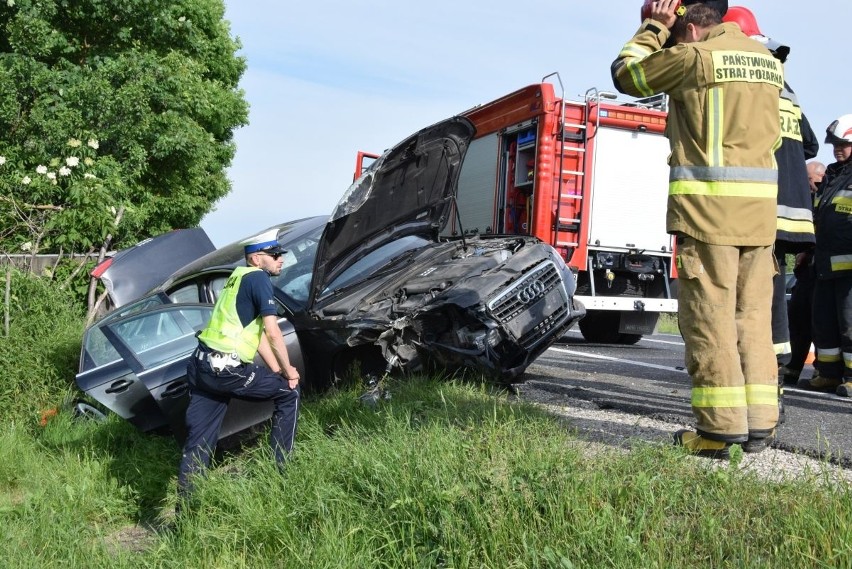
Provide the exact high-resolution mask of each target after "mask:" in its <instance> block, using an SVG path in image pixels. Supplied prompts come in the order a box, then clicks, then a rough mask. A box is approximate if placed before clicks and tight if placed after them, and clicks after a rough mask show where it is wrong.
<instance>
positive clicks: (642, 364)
mask: <svg viewBox="0 0 852 569" xmlns="http://www.w3.org/2000/svg"><path fill="white" fill-rule="evenodd" d="M642 341H643V342H645V341H652V340H646V339H645V338H642ZM662 343H665V344H674V343H675V342H662ZM547 351H553V352H561V353H563V354H568V355H571V356H582V357H587V358H593V359H597V360H606V361H610V362H618V363H622V364H630V365H635V366H640V367H649V368H653V369H661V370H665V371H674V372H677V373H686V370H685V369H681V368H678V367H671V366H661V365H658V364H650V363H647V362H637V361H635V360H626V359H624V358H614V357H612V356H601V355H598V354H590V353H588V352H578V351H575V350H566V349H565V348H557V347H553V346H551V347H550V348H548V350H547ZM784 391H785V392H786V393H798V394H801V395H807V396H809V397H815V398H818V399H831V400H833V401H848V402H850V403H852V398H849V397H841V396H839V395H835V394H834V393H822V392H820V391H811V390H809V389H801V388H798V387H794V386H786V385H785V386H784Z"/></svg>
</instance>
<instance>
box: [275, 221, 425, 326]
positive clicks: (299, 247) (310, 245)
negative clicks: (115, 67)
mask: <svg viewBox="0 0 852 569" xmlns="http://www.w3.org/2000/svg"><path fill="white" fill-rule="evenodd" d="M322 230H323V227H318V228H316V230H314V231H312V232H310V233H308V234H305V235H302V236H300V237H299V238H298V239H295V240H293V241H289V242H284V243H282V246H283V247H284V248H285V249H287V252H286V253H285V254H284V264H283V266H282V268H281V274H280V275H278V276H277V277H272V284H273V286H275V287H276V288H277V289H278V290H279V291H281V292H282V293H283V294H284V296H285V301H286V302H287V303H288V304H292V305H293V308H297V309H305V308H307V304H308V296H309V293H310V286H311V277H312V276H313V269H314V261H315V259H316V254H317V244H318V243H319V240H320V237H321V236H322ZM430 243H431V242H430V241H428V240H426V239H423V238H422V237H416V236H408V237H403V238H401V239H396V240H394V241H392V242H390V243H387V244H385V245H383V246H381V247H379V248H378V249H376V250H375V251H372V252H370V253H369V254H367V255H366V256H364V257H363V258H362V259H360V260H358V261H357V262H356V263H354V264H353V265H352V266H351V267H349V268H347V269H346V270H345V271H343V272H342V273H341V274H340V275H338V276H337V278H335V279H334V280H333V281H332V282H331V284H330V285H329V286H328V287H327V288H326V289H325V290H324V291H323V293H322V294H323V295H325V294H327V293H328V292H329V291H333V290H339V289H343V288H346V287H348V286H351V285H353V284H355V283H358V282H360V281H362V280H364V279H366V278H368V277H370V276H371V275H372V274H373V273H375V272H377V271H379V270H380V269H382V268H383V267H385V266H386V265H388V264H389V263H391V262H392V261H393V260H394V259H396V258H398V257H400V255H402V254H404V253H406V252H408V251H412V250H414V249H419V248H421V247H424V246H426V245H428V244H430Z"/></svg>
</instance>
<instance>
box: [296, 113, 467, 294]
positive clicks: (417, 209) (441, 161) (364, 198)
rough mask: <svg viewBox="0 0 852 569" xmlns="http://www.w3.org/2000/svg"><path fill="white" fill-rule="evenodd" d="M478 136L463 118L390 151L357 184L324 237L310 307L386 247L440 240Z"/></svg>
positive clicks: (423, 132)
mask: <svg viewBox="0 0 852 569" xmlns="http://www.w3.org/2000/svg"><path fill="white" fill-rule="evenodd" d="M475 132H476V129H475V128H474V126H473V124H472V123H471V122H470V121H469V120H468V119H466V118H464V117H453V118H451V119H447V120H445V121H442V122H439V123H437V124H434V125H432V126H430V127H427V128H424V129H423V130H421V131H419V132H417V133H415V134H413V135H411V136H410V137H408V138H406V139H405V140H403V141H402V142H400V143H399V144H397V145H396V146H394V147H393V148H391V149H390V150H388V151H386V152H385V153H384V154H383V155H382V156H380V157H379V158H378V159H377V160H376V161H375V162H374V163H373V164H371V166H370V168H369V169H368V170H367V171H366V172H364V174H362V175H361V177H359V178H358V179H357V180H355V182H353V184H352V185H351V186H350V187H349V189H348V190H347V191H346V193H345V194H344V195H343V199H341V201H340V203H338V204H337V207H336V208H335V210H334V212H333V213H332V215H331V217H330V218H329V222H328V224H327V225H326V228H325V231H323V235H322V239H321V241H320V243H319V246H318V249H317V257H316V263H315V265H314V274H313V279H312V281H311V291H310V300H309V302H310V304H313V303H314V301H315V300H316V299H317V297H318V296H319V295H320V293H321V292H322V291H324V290H325V289H326V288H327V287H328V285H329V283H331V282H332V281H333V280H334V279H335V278H336V277H337V276H338V275H339V274H340V273H341V272H343V271H344V270H346V268H347V267H349V266H351V265H352V264H353V263H355V262H356V261H358V260H359V259H361V258H362V257H364V256H365V255H366V254H368V253H370V252H371V251H373V250H375V249H376V248H378V247H381V246H382V245H384V244H385V243H388V242H390V241H393V240H395V239H399V238H401V237H404V236H407V235H418V236H421V237H424V238H426V239H432V240H437V239H438V235H439V233H440V231H441V230H442V229H443V227H444V226H445V225H446V224H447V222H448V216H449V213H450V211H451V205H452V201H453V199H454V198H455V194H456V188H457V184H458V179H459V173H460V171H461V164H462V161H463V160H464V155H465V153H466V152H467V148H468V144H469V142H470V140H471V139H472V138H473V136H474V133H475Z"/></svg>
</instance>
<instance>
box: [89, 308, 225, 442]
mask: <svg viewBox="0 0 852 569" xmlns="http://www.w3.org/2000/svg"><path fill="white" fill-rule="evenodd" d="M212 310H213V307H212V306H210V305H205V304H164V305H157V306H153V307H149V308H148V309H146V310H144V311H142V312H138V313H135V314H131V315H129V316H126V317H124V318H119V319H114V320H108V321H107V322H105V323H104V324H103V325H101V326H99V327H97V329H96V330H92V331H90V332H89V334H90V335H91V336H92V338H91V339H88V340H87V343H88V344H95V343H101V344H102V346H101V348H100V350H101V351H102V352H103V353H105V354H113V355H112V356H109V355H108V356H105V357H103V360H104V361H106V362H107V363H105V364H103V365H100V366H98V367H94V368H91V369H89V370H87V371H84V372H81V373H80V374H78V376H77V385H78V386H79V387H80V388H81V389H82V390H83V391H85V392H86V393H87V394H88V395H90V396H91V397H92V398H94V399H95V400H96V401H98V402H99V403H101V404H102V405H104V406H105V407H107V408H108V409H110V410H111V411H113V412H115V413H116V414H118V415H119V416H121V417H123V418H125V419H127V420H128V421H130V422H131V423H133V424H134V425H135V426H136V427H138V428H139V429H141V430H143V431H151V430H157V429H162V428H164V427H170V428H171V429H172V430H174V431H175V432H176V433H177V434H180V432H182V429H183V416H184V412H185V410H186V405H187V403H188V400H189V398H188V384H187V382H186V364H187V361H188V359H189V356H190V354H191V353H192V351H193V350H194V349H195V347H196V345H197V344H198V340H197V339H196V337H195V334H196V332H197V331H198V330H201V329H202V328H203V327H204V325H205V324H206V323H207V322H208V321H209V320H210V315H211V313H212Z"/></svg>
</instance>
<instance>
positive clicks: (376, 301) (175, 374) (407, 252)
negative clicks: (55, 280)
mask: <svg viewBox="0 0 852 569" xmlns="http://www.w3.org/2000/svg"><path fill="white" fill-rule="evenodd" d="M473 134H474V129H473V126H472V125H471V123H470V122H469V121H467V120H466V119H464V118H461V117H455V118H453V119H449V120H447V121H444V122H441V123H438V124H436V125H433V126H431V127H428V128H426V129H423V130H421V131H420V132H418V133H416V134H414V135H412V136H411V137H409V138H407V139H406V140H404V141H403V142H401V143H400V144H398V145H396V146H395V147H393V148H392V149H390V150H388V151H387V152H386V153H385V154H383V155H382V156H381V157H380V158H379V159H378V160H376V162H375V163H374V164H373V165H372V166H371V168H370V169H369V170H368V171H367V172H365V173H364V175H362V176H361V177H360V178H359V179H358V180H356V181H355V182H354V183H353V184H352V186H350V188H349V189H348V190H347V192H346V194H345V195H344V197H343V199H342V200H341V202H340V203H339V204H338V206H337V207H336V209H335V210H334V212H333V213H332V215H331V216H330V217H313V218H308V219H302V220H297V221H292V222H289V223H284V224H281V225H279V226H277V229H278V241H279V243H280V244H281V246H282V248H283V249H285V250H286V253H285V254H284V266H283V269H282V271H281V274H280V275H279V276H277V277H273V283H274V288H275V294H276V299H277V300H278V303H279V305H278V313H279V316H280V318H279V325H280V326H281V329H282V331H283V332H284V335H285V341H286V342H287V345H288V349H289V351H290V355H291V359H292V361H293V362H294V365H296V366H297V367H298V368H299V370H300V373H301V376H302V378H304V379H303V382H304V387H305V388H306V389H310V390H317V391H320V390H323V389H325V388H327V387H328V386H330V385H332V384H334V383H335V382H338V381H340V380H342V379H343V378H345V377H346V376H347V375H349V374H353V372H354V374H353V375H355V376H358V377H365V376H369V375H374V376H381V375H383V374H385V373H402V374H405V373H411V372H417V371H421V370H430V369H449V370H454V369H460V368H465V369H476V370H478V371H479V372H481V373H482V374H484V375H485V376H486V377H488V378H489V379H491V380H493V381H495V382H498V383H503V384H509V383H513V382H517V381H519V380H520V377H521V375H522V374H523V372H524V370H525V369H526V368H527V367H528V366H529V365H530V364H531V363H532V362H533V361H534V360H535V359H536V357H538V356H539V355H540V354H541V353H542V352H543V351H544V350H546V349H547V348H548V347H550V346H551V345H552V344H553V343H554V342H555V341H556V340H557V339H559V338H560V337H561V336H562V335H563V334H564V333H565V332H566V331H567V330H568V329H569V328H570V327H571V326H572V325H574V324H575V323H576V322H577V321H578V320H579V319H580V318H581V317H582V316H583V314H584V312H585V311H584V309H583V307H582V306H581V305H579V304H578V303H575V302H574V300H573V295H574V290H575V281H574V276H573V274H572V273H571V271H570V269H569V268H568V267H567V266H566V264H565V263H564V261H563V259H562V258H561V257H560V255H559V253H558V252H557V251H556V250H555V249H553V248H552V247H550V246H549V245H547V244H545V243H543V242H541V241H540V240H538V239H537V238H535V237H532V236H516V235H515V236H494V235H488V236H474V237H452V238H448V237H442V236H441V230H442V229H443V228H444V226H445V225H446V223H447V221H448V216H449V215H450V213H451V212H452V211H453V207H452V206H453V199H454V196H455V191H456V184H457V182H458V177H459V172H460V168H461V163H462V161H463V159H464V155H465V152H466V150H467V146H468V143H469V141H470V140H471V138H472V137H473ZM244 262H245V260H244V258H243V248H242V245H241V244H240V243H235V244H232V245H229V246H227V247H223V248H221V249H218V250H216V251H213V252H211V253H209V254H207V255H205V256H203V257H201V258H199V259H197V260H195V261H194V262H192V263H190V264H188V265H186V266H185V267H183V268H182V269H180V270H179V271H177V272H176V273H174V274H173V275H171V276H170V277H169V278H168V279H166V280H165V281H164V282H163V284H161V285H160V286H158V287H157V288H156V289H155V290H154V291H152V292H151V293H149V294H148V295H146V296H145V297H144V298H142V299H141V300H137V301H135V302H133V303H130V304H128V305H126V306H124V307H121V308H120V309H118V310H117V311H115V312H114V313H112V314H110V315H108V316H107V317H105V318H104V319H103V320H101V321H100V322H98V323H96V324H95V325H93V326H92V327H90V328H89V330H87V332H86V337H85V338H84V343H83V353H82V357H81V367H80V374H78V376H77V383H78V386H79V387H80V388H81V389H83V390H84V391H85V392H87V393H88V394H89V395H90V396H92V397H93V398H94V399H96V400H98V401H100V402H101V403H102V404H104V405H106V406H107V407H108V408H110V409H112V410H113V411H115V412H117V413H119V414H120V415H122V416H123V417H125V418H127V419H129V420H131V421H132V422H134V424H136V425H137V426H138V427H140V428H142V429H143V430H152V429H155V428H158V427H163V426H170V427H171V428H172V429H174V428H175V427H176V426H178V425H180V424H182V412H183V410H184V409H185V405H186V399H187V397H186V392H187V386H186V378H185V375H184V373H185V369H184V368H185V363H186V359H187V358H188V356H189V353H190V352H191V350H192V349H193V348H194V347H195V341H196V340H195V335H194V334H195V332H196V331H197V330H200V329H201V328H203V326H204V325H205V324H206V322H207V320H209V316H210V310H211V308H212V304H213V303H214V302H215V301H216V298H217V297H218V295H219V293H220V292H221V290H222V287H223V286H224V283H225V281H226V279H227V276H228V275H229V274H230V272H231V271H232V270H233V268H234V267H236V266H239V265H242V264H244ZM149 320H150V322H148V321H149ZM166 321H168V322H166ZM146 326H147V329H148V332H145V333H143V329H145V328H146ZM145 334H148V335H149V336H151V338H150V339H149V340H148V341H144V342H143V341H140V339H139V338H140V337H141V336H143V335H145ZM158 334H160V336H158ZM146 337H147V336H146ZM107 353H108V354H110V355H109V356H105V355H104V354H107ZM131 392H132V394H133V395H132V396H130V395H126V396H122V394H129V393H131ZM241 405H243V407H242V408H238V409H237V410H234V409H229V413H228V415H229V417H226V424H225V427H224V429H223V436H225V435H227V434H228V433H229V432H236V431H239V430H240V429H243V428H245V427H246V426H247V425H249V424H251V423H253V422H255V420H256V419H257V420H262V419H261V417H263V415H264V414H265V416H266V417H268V411H269V409H268V408H266V409H265V410H264V411H251V409H252V408H253V407H252V406H258V404H256V403H248V402H241ZM232 407H235V405H233V404H232ZM258 408H259V407H258ZM140 413H141V415H144V417H140V416H139V415H140ZM229 418H230V420H229Z"/></svg>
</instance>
